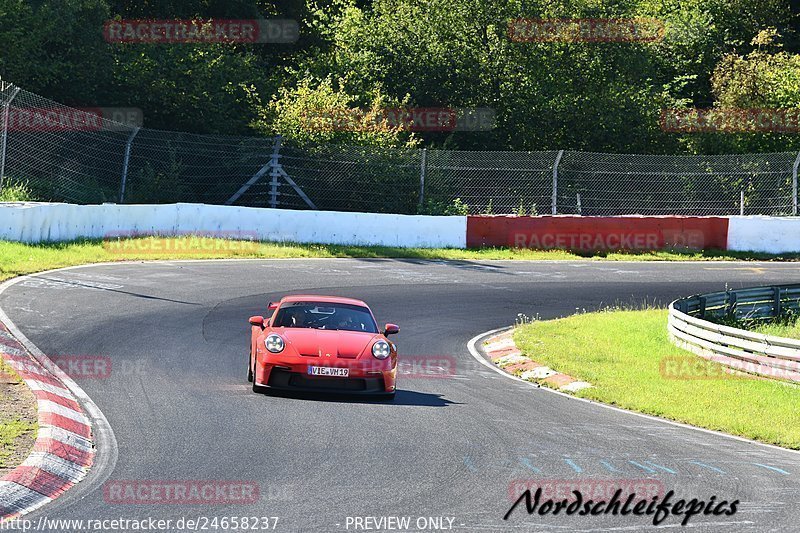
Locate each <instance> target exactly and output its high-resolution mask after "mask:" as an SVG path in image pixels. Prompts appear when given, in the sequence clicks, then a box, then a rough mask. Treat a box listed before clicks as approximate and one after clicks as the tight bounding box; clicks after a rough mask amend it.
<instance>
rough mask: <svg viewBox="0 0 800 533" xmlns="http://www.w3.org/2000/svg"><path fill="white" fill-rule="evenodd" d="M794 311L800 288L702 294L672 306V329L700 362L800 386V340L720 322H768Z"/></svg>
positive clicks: (797, 307)
mask: <svg viewBox="0 0 800 533" xmlns="http://www.w3.org/2000/svg"><path fill="white" fill-rule="evenodd" d="M789 311H791V312H800V285H777V286H770V287H755V288H748V289H737V290H728V291H721V292H712V293H707V294H698V295H695V296H690V297H688V298H681V299H678V300H675V301H674V302H672V303H671V304H670V305H669V319H668V325H667V329H668V331H669V336H670V340H671V341H672V342H673V343H674V344H676V345H678V346H680V347H681V348H684V349H686V350H689V351H691V352H693V353H695V354H697V355H699V356H700V357H703V358H705V359H711V360H714V361H717V362H719V363H721V364H723V365H725V366H727V367H730V368H732V369H734V370H738V371H741V372H746V373H750V374H757V375H760V376H765V377H769V378H773V379H782V380H788V381H793V382H797V383H800V340H794V339H788V338H784V337H775V336H772V335H764V334H761V333H755V332H752V331H747V330H743V329H738V328H734V327H730V326H726V325H723V324H720V323H718V321H720V320H724V319H725V318H730V319H746V320H752V321H756V322H757V321H764V322H768V321H770V320H772V319H774V318H776V317H778V316H780V315H781V314H784V313H786V312H789ZM707 319H711V320H707ZM714 320H716V321H717V322H715V321H714Z"/></svg>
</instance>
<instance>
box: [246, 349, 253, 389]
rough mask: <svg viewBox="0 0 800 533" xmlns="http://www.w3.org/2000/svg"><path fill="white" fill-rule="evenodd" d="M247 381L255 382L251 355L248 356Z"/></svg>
mask: <svg viewBox="0 0 800 533" xmlns="http://www.w3.org/2000/svg"><path fill="white" fill-rule="evenodd" d="M251 355H252V354H251ZM247 381H249V382H250V383H252V382H253V367H252V366H250V357H248V358H247Z"/></svg>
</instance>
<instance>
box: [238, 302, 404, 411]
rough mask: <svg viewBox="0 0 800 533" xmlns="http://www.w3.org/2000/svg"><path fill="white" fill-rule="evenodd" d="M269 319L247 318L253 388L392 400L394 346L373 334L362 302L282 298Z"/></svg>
mask: <svg viewBox="0 0 800 533" xmlns="http://www.w3.org/2000/svg"><path fill="white" fill-rule="evenodd" d="M269 309H271V310H273V311H274V312H273V313H272V316H271V317H270V318H266V319H265V318H264V317H262V316H251V317H250V324H251V328H250V329H251V334H250V363H249V365H248V369H247V377H248V380H249V381H252V382H253V390H254V391H255V392H261V391H262V390H263V389H264V388H275V389H291V390H298V391H321V392H344V393H349V394H367V395H378V396H383V397H387V398H393V397H394V395H395V378H396V375H397V348H396V346H395V345H394V344H393V343H392V342H390V341H389V339H387V338H386V337H387V336H388V335H392V334H393V333H397V332H398V331H400V328H399V327H398V326H396V325H394V324H386V326H384V328H383V331H379V330H378V325H377V323H376V322H375V317H374V316H373V315H372V311H370V309H369V307H368V306H367V304H365V303H364V302H362V301H361V300H353V299H351V298H339V297H334V296H312V295H301V296H286V297H284V298H282V299H281V301H280V302H278V303H270V304H269Z"/></svg>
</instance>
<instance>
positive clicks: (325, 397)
mask: <svg viewBox="0 0 800 533" xmlns="http://www.w3.org/2000/svg"><path fill="white" fill-rule="evenodd" d="M263 394H264V395H265V396H274V397H278V398H292V399H297V400H306V401H312V402H334V403H363V404H386V405H414V406H418V407H447V406H448V405H460V403H459V402H453V401H450V400H448V399H447V398H445V397H444V396H442V395H441V394H431V393H427V392H417V391H412V390H398V391H397V394H396V395H395V397H394V399H392V400H389V399H386V398H381V397H376V396H361V395H356V394H342V393H322V392H301V391H289V390H278V389H268V390H266V391H264V392H263Z"/></svg>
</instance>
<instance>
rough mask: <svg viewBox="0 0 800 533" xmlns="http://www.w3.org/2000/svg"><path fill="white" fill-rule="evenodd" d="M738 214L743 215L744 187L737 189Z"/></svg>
mask: <svg viewBox="0 0 800 533" xmlns="http://www.w3.org/2000/svg"><path fill="white" fill-rule="evenodd" d="M739 216H742V217H743V216H744V189H742V190H741V191H739Z"/></svg>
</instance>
